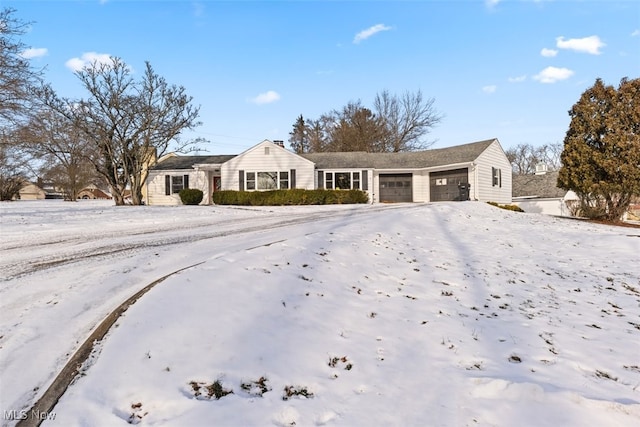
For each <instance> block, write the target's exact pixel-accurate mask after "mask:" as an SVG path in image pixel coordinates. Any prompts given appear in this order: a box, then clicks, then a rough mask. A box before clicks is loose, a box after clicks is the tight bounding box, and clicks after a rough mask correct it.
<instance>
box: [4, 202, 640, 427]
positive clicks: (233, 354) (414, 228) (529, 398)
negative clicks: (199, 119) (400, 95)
mask: <svg viewBox="0 0 640 427" xmlns="http://www.w3.org/2000/svg"><path fill="white" fill-rule="evenodd" d="M0 214H1V237H2V239H1V242H0V249H1V255H2V256H1V258H0V410H2V411H3V415H4V419H3V420H2V423H3V424H6V425H13V424H14V421H13V420H9V419H8V418H11V416H10V415H11V414H12V413H11V412H10V411H11V410H16V411H20V410H24V409H28V408H29V407H30V406H31V405H32V404H33V403H34V402H35V401H36V400H37V399H38V398H39V397H40V396H41V395H42V394H43V393H44V391H45V390H46V389H47V387H48V386H49V385H50V384H51V382H52V381H53V379H54V378H55V376H56V375H57V373H58V372H59V371H60V370H61V369H62V367H63V366H64V364H65V363H66V361H67V360H68V359H69V358H70V356H71V355H72V354H73V353H74V352H75V351H76V350H77V349H78V347H79V346H80V344H81V343H82V342H83V341H84V340H85V339H86V338H87V337H88V336H89V334H90V333H91V331H92V330H93V328H95V327H96V325H97V324H98V323H99V322H100V321H101V320H102V319H103V318H105V317H106V316H107V314H108V313H109V312H111V311H112V310H113V309H114V308H115V307H117V306H118V305H119V304H120V303H121V302H122V301H124V300H126V299H127V298H128V297H129V296H130V295H132V294H134V293H135V292H136V291H138V290H140V289H142V288H144V287H145V286H146V285H148V284H150V283H152V282H153V281H154V280H156V279H158V278H160V277H162V276H165V275H167V274H170V273H172V272H175V271H177V270H179V269H182V268H184V267H188V266H192V267H191V268H187V269H185V270H183V271H181V272H178V273H176V274H173V275H171V276H170V277H168V278H167V279H166V280H164V281H163V282H161V283H159V284H158V285H157V286H156V287H154V288H153V289H152V290H150V291H149V292H148V293H147V294H145V295H144V296H143V297H142V298H141V299H140V300H138V302H136V303H135V304H134V305H133V306H131V307H130V308H129V309H128V310H127V311H126V313H125V314H124V315H123V316H122V317H121V318H120V320H118V322H117V323H116V325H114V327H113V328H112V329H111V330H110V332H109V333H108V334H107V336H106V337H105V338H104V340H102V342H100V343H98V344H97V346H96V351H94V353H93V354H92V355H91V357H90V359H89V361H88V362H87V363H86V364H85V367H84V370H83V375H82V376H80V377H78V378H77V380H76V381H75V382H74V383H73V384H72V385H71V386H70V387H69V388H68V390H67V391H66V393H65V394H64V395H63V397H62V398H61V399H60V401H59V402H58V404H57V405H56V406H55V408H54V409H53V413H52V414H50V419H49V420H48V421H45V423H44V424H43V425H47V426H49V425H60V426H73V425H82V426H116V425H127V423H140V424H141V425H163V426H164V425H171V426H185V425H189V426H199V425H209V426H210V425H221V426H266V425H276V426H291V425H296V426H309V425H330V426H361V425H362V426H414V425H415V426H425V425H430V426H466V425H468V426H490V425H495V426H514V425H518V426H543V425H554V426H555V425H563V426H586V425H599V426H600V425H616V426H637V425H640V267H639V265H640V229H631V228H619V227H613V226H605V225H598V224H590V223H585V222H580V221H575V220H567V219H559V218H553V217H547V216H541V215H538V214H518V213H513V212H508V211H504V210H500V209H497V208H494V207H491V206H489V205H486V204H483V203H479V202H465V203H440V204H399V205H373V206H372V205H360V206H325V207H272V208H246V209H244V208H233V207H218V206H216V207H204V206H194V207H187V206H179V207H120V208H117V207H114V206H111V205H110V203H108V202H107V203H105V202H79V203H64V202H56V201H46V202H14V203H2V204H0ZM196 264H197V265H196ZM225 390H227V391H232V393H230V394H227V395H225V396H222V397H220V398H219V399H217V398H216V395H220V394H224V393H221V392H223V391H225ZM13 414H15V413H13Z"/></svg>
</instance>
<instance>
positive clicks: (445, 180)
mask: <svg viewBox="0 0 640 427" xmlns="http://www.w3.org/2000/svg"><path fill="white" fill-rule="evenodd" d="M429 181H430V185H429V189H430V192H431V197H430V199H431V201H432V202H444V201H451V200H467V199H468V198H469V197H468V191H469V170H468V169H466V168H465V169H453V170H449V171H441V172H431V173H430V174H429Z"/></svg>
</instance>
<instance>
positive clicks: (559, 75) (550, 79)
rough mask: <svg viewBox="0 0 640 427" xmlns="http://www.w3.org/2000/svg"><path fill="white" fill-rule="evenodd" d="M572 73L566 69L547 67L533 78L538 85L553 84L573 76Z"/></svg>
mask: <svg viewBox="0 0 640 427" xmlns="http://www.w3.org/2000/svg"><path fill="white" fill-rule="evenodd" d="M573 74H574V72H573V71H572V70H570V69H568V68H557V67H547V68H545V69H544V70H542V71H540V73H538V74H536V75H535V76H533V79H534V80H537V81H539V82H540V83H555V82H558V81H560V80H566V79H568V78H569V77H571V76H573Z"/></svg>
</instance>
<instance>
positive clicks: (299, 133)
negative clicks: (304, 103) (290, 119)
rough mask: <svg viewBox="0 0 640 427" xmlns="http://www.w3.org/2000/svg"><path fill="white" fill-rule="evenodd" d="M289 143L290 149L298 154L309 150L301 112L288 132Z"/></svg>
mask: <svg viewBox="0 0 640 427" xmlns="http://www.w3.org/2000/svg"><path fill="white" fill-rule="evenodd" d="M289 145H290V146H291V149H292V150H293V151H294V152H296V153H298V154H302V153H308V152H309V137H308V135H307V124H306V123H305V121H304V117H302V114H300V116H298V118H297V119H296V122H295V123H294V124H293V130H292V131H291V132H289Z"/></svg>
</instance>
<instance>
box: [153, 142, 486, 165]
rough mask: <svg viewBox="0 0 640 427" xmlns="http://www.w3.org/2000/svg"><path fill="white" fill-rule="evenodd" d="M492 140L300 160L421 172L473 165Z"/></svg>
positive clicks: (212, 159)
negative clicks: (407, 150)
mask: <svg viewBox="0 0 640 427" xmlns="http://www.w3.org/2000/svg"><path fill="white" fill-rule="evenodd" d="M493 141H495V139H487V140H484V141H478V142H472V143H469V144H464V145H457V146H455V147H448V148H437V149H433V150H425V151H409V152H403V153H367V152H364V151H351V152H332V153H308V154H300V156H301V157H303V158H305V159H307V160H310V161H312V162H313V163H315V165H316V168H317V169H350V168H373V169H422V168H428V167H435V166H445V165H451V164H455V163H467V162H473V161H474V160H475V159H477V158H478V156H480V154H482V152H483V151H484V150H486V149H487V147H489V145H491V143H493ZM234 157H236V155H219V156H175V157H169V158H167V159H166V160H163V161H162V162H160V163H158V164H157V165H155V166H154V167H153V168H152V169H154V170H174V169H191V168H193V166H194V165H196V164H200V163H207V164H222V163H224V162H226V161H228V160H231V159H232V158H234Z"/></svg>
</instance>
